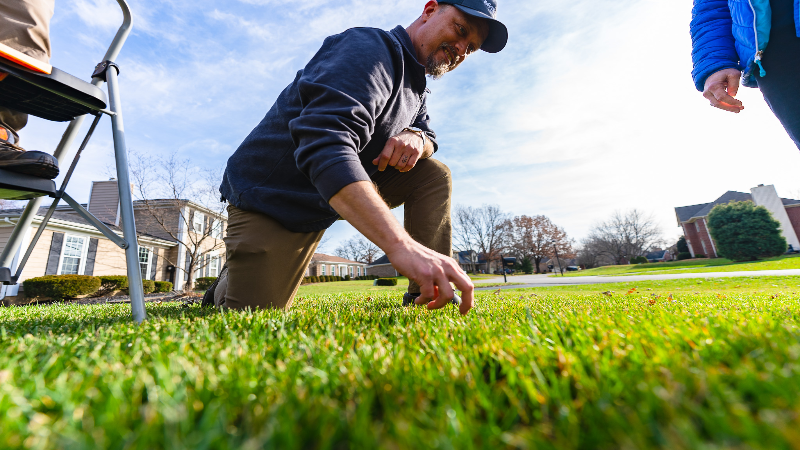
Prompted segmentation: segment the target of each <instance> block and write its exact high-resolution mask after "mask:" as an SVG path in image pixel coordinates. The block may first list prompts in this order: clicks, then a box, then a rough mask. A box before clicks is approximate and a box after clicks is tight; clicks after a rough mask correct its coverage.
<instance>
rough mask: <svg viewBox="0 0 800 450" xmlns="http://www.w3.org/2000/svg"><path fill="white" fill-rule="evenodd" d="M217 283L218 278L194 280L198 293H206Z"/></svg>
mask: <svg viewBox="0 0 800 450" xmlns="http://www.w3.org/2000/svg"><path fill="white" fill-rule="evenodd" d="M215 281H217V277H198V278H197V279H195V280H194V289H195V290H196V291H205V290H207V289H208V288H209V287H211V285H212V284H214V282H215Z"/></svg>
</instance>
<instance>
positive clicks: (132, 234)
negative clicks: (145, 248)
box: [106, 67, 147, 323]
mask: <svg viewBox="0 0 800 450" xmlns="http://www.w3.org/2000/svg"><path fill="white" fill-rule="evenodd" d="M106 77H107V80H108V98H109V103H110V104H111V105H110V106H111V111H113V112H114V113H115V115H113V116H111V130H112V132H113V135H114V155H115V157H116V160H117V161H116V162H117V180H119V181H118V182H117V186H118V187H119V212H120V216H122V217H121V219H122V232H123V237H124V238H125V240H126V241H127V242H128V248H126V249H125V260H126V264H127V267H128V292H129V293H130V295H131V309H132V311H133V320H135V321H136V322H137V323H141V322H142V321H143V320H145V318H146V317H147V313H146V312H145V309H144V288H143V287H142V272H141V268H140V266H139V243H138V241H137V240H136V222H135V221H134V215H133V196H132V195H131V182H130V175H129V173H128V152H127V149H126V147H125V127H124V126H123V122H122V109H121V107H120V106H121V105H120V99H119V85H118V84H117V71H116V69H115V68H113V67H112V68H110V69H109V70H108V72H107V73H106Z"/></svg>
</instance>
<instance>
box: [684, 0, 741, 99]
mask: <svg viewBox="0 0 800 450" xmlns="http://www.w3.org/2000/svg"><path fill="white" fill-rule="evenodd" d="M732 27H733V19H732V18H731V10H730V8H729V7H728V1H727V0H694V8H693V9H692V22H691V25H690V32H691V35H692V63H693V65H694V69H693V70H692V79H693V80H694V84H695V88H697V90H698V91H700V92H702V91H703V89H704V87H705V83H706V78H708V77H709V76H710V75H712V74H713V73H715V72H718V71H720V70H722V69H739V70H742V66H741V65H740V64H739V55H738V54H737V53H736V44H735V43H736V41H735V39H734V38H733V31H732Z"/></svg>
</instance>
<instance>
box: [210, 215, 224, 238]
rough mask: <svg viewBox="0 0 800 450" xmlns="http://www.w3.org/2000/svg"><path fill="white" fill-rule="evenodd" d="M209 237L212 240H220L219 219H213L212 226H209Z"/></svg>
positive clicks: (220, 223) (220, 227)
mask: <svg viewBox="0 0 800 450" xmlns="http://www.w3.org/2000/svg"><path fill="white" fill-rule="evenodd" d="M211 237H213V238H214V239H222V221H221V220H219V219H214V222H213V225H212V226H211Z"/></svg>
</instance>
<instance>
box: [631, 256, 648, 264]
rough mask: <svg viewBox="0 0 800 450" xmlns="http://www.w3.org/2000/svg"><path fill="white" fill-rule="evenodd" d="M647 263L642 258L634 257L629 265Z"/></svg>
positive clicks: (645, 259)
mask: <svg viewBox="0 0 800 450" xmlns="http://www.w3.org/2000/svg"><path fill="white" fill-rule="evenodd" d="M648 262H649V261H648V260H647V258H645V257H644V256H635V257H633V258H631V264H647V263H648Z"/></svg>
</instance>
